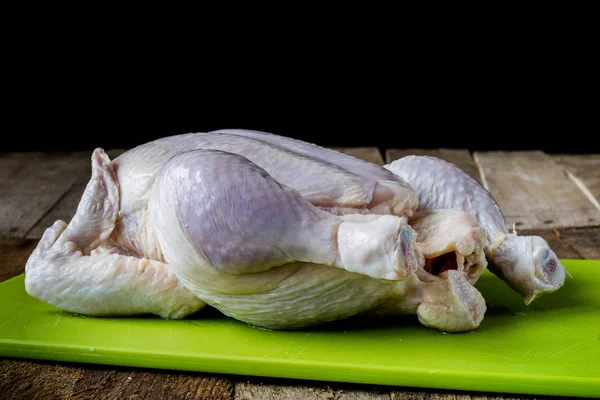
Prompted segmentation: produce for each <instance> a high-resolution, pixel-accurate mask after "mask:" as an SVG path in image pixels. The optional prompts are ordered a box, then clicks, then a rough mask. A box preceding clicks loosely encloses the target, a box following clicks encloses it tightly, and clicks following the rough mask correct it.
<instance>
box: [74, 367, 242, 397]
mask: <svg viewBox="0 0 600 400" xmlns="http://www.w3.org/2000/svg"><path fill="white" fill-rule="evenodd" d="M69 398H86V399H88V398H89V399H130V398H140V399H215V400H231V399H233V398H234V389H233V383H232V382H231V381H229V380H228V379H224V378H220V377H217V376H211V375H208V374H201V373H187V372H180V371H157V370H142V369H133V368H119V369H110V368H103V367H97V366H87V367H86V368H85V369H84V370H83V371H82V373H81V374H80V376H79V377H78V379H77V381H76V383H75V385H74V390H73V392H72V393H71V394H70V397H69Z"/></svg>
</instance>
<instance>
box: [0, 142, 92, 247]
mask: <svg viewBox="0 0 600 400" xmlns="http://www.w3.org/2000/svg"><path fill="white" fill-rule="evenodd" d="M90 157H91V155H90V154H89V153H85V152H75V153H8V154H0V171H1V172H0V237H17V238H22V237H24V236H25V235H27V233H28V232H29V231H30V230H31V229H32V228H33V227H34V226H35V224H36V223H37V222H38V221H39V220H40V219H41V218H42V217H43V216H44V215H45V214H46V213H47V212H48V211H49V210H50V209H51V208H52V207H54V205H55V204H56V203H57V202H58V201H59V200H60V199H61V198H62V197H63V196H64V195H65V194H66V193H67V191H68V190H69V189H70V188H71V186H72V185H73V184H74V183H75V181H76V180H77V176H78V174H79V171H80V170H82V169H85V168H86V165H87V164H89V163H90Z"/></svg>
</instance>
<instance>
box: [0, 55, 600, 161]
mask: <svg viewBox="0 0 600 400" xmlns="http://www.w3.org/2000/svg"><path fill="white" fill-rule="evenodd" d="M55 59H56V60H60V58H59V57H57V56H55V55H52V57H49V58H48V59H46V60H43V61H44V62H43V63H41V64H35V63H33V62H32V63H30V64H29V63H24V64H23V65H21V66H19V67H18V71H15V72H18V74H17V75H15V76H13V75H8V74H7V76H8V77H9V78H10V79H9V78H7V79H6V83H7V84H8V85H7V86H5V87H4V89H5V90H4V96H5V102H4V104H5V105H4V107H3V111H4V112H3V118H2V124H3V126H2V132H3V138H4V140H3V141H2V148H1V149H0V150H3V151H40V150H41V151H46V150H57V151H62V150H92V149H93V148H95V147H103V148H105V149H110V148H130V147H133V146H136V145H138V144H141V143H144V142H147V141H149V140H152V139H155V138H158V137H163V136H167V135H174V134H179V133H186V132H195V131H208V130H214V129H221V128H246V129H257V130H264V131H268V132H272V133H277V134H281V135H286V136H290V137H294V138H298V139H302V140H306V141H310V142H313V143H317V144H320V145H323V146H377V147H379V148H381V149H385V148H398V147H405V148H406V147H423V148H437V147H448V148H468V149H471V150H530V149H540V150H545V151H547V152H572V153H577V152H596V153H598V152H600V146H599V145H598V144H597V143H595V142H596V141H597V138H598V136H599V135H598V132H599V128H600V126H599V123H598V121H599V118H598V104H597V96H598V94H597V89H598V77H597V73H596V71H595V70H594V69H593V65H592V64H574V65H572V66H571V68H562V67H561V68H558V67H555V68H551V69H547V68H546V69H544V68H541V66H540V64H537V63H533V64H531V65H520V64H519V65H513V62H514V60H512V61H511V60H509V62H507V64H506V65H499V66H496V67H490V66H489V65H487V64H486V65H478V66H477V65H476V66H474V67H471V68H469V69H464V66H462V65H461V66H458V67H456V68H450V65H449V64H440V65H431V66H429V67H428V68H424V69H422V70H420V66H418V65H415V66H413V67H412V69H411V70H409V71H408V72H407V71H406V70H402V69H399V68H398V67H399V66H398V65H391V66H390V67H389V68H387V69H384V68H381V67H382V66H383V65H370V66H369V67H365V68H364V69H363V67H360V66H354V67H353V69H349V70H344V69H343V68H342V67H343V65H344V64H343V63H342V64H331V65H330V66H328V67H327V66H323V65H311V66H310V71H309V72H307V69H303V68H304V67H306V66H302V65H301V66H300V68H293V69H288V68H287V67H286V66H281V65H277V64H275V65H273V66H272V67H271V68H265V67H263V66H260V67H258V68H256V69H249V68H247V66H248V65H250V64H251V63H245V64H244V63H241V64H240V65H241V66H242V67H240V68H238V65H237V64H235V63H234V64H227V65H228V66H229V67H228V68H222V69H221V64H219V63H216V62H214V61H213V62H212V63H210V64H209V65H210V66H209V67H208V68H207V67H205V66H204V65H205V64H202V63H197V64H196V63H181V64H177V63H173V65H166V64H165V67H164V69H163V67H162V64H160V65H158V66H157V65H153V66H152V68H148V67H146V64H145V63H147V62H151V60H142V61H138V62H133V63H132V62H123V63H120V62H118V59H117V58H110V59H108V61H106V60H104V61H103V60H102V59H100V58H93V59H88V60H84V61H81V60H80V59H79V58H77V59H72V60H71V59H70V58H67V59H66V60H68V61H69V62H66V61H65V62H56V63H55V62H53V60H55ZM71 61H73V62H71ZM179 65H182V66H183V65H186V66H187V68H186V69H185V71H179ZM223 65H225V64H223ZM586 66H587V67H586ZM397 68H398V69H397ZM586 68H587V69H586Z"/></svg>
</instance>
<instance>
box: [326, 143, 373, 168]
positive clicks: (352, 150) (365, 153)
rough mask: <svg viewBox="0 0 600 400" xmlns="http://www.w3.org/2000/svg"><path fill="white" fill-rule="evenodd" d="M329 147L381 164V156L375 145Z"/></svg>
mask: <svg viewBox="0 0 600 400" xmlns="http://www.w3.org/2000/svg"><path fill="white" fill-rule="evenodd" d="M330 149H332V150H335V151H339V152H340V153H344V154H348V155H349V156H353V157H356V158H360V159H363V160H365V161H369V162H372V163H374V164H377V165H383V157H382V156H381V152H380V151H379V149H378V148H377V147H330Z"/></svg>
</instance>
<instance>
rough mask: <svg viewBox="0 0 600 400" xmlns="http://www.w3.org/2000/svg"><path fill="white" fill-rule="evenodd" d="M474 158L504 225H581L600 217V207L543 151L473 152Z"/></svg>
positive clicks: (534, 226)
mask: <svg viewBox="0 0 600 400" xmlns="http://www.w3.org/2000/svg"><path fill="white" fill-rule="evenodd" d="M474 158H475V161H476V162H477V163H478V165H479V167H480V173H481V174H482V179H483V180H484V182H486V183H487V188H488V190H489V191H490V192H491V193H492V195H493V196H494V198H495V199H496V201H497V202H498V205H499V206H500V208H501V209H502V211H503V213H504V217H505V220H506V224H507V226H508V227H512V226H513V223H514V224H515V226H516V227H517V229H519V228H521V229H523V228H527V229H540V228H567V227H582V226H593V225H596V224H597V221H598V220H599V219H600V210H599V209H597V208H596V207H595V206H594V205H593V204H592V202H590V200H589V199H588V198H587V197H586V196H585V195H584V194H583V193H582V192H581V191H580V190H579V188H578V187H577V186H576V185H575V184H574V183H573V182H572V181H571V180H570V179H569V178H568V177H567V176H566V175H565V173H564V170H563V168H562V167H561V166H559V165H558V164H557V163H555V162H554V161H553V160H552V158H551V157H550V156H549V155H547V154H545V153H543V152H540V151H518V152H476V153H475V154H474Z"/></svg>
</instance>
